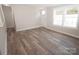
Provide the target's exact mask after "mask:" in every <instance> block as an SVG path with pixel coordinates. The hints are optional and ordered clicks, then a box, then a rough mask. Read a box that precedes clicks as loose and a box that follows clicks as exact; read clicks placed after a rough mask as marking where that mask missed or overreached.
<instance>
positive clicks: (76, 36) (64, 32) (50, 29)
mask: <svg viewBox="0 0 79 59" xmlns="http://www.w3.org/2000/svg"><path fill="white" fill-rule="evenodd" d="M45 28H47V29H50V30H53V31H56V32H60V33H63V34H66V35H69V36H72V37H75V38H79V36H76V35H74V34H70V33H67V32H62V31H57V30H54V29H53V28H50V27H45Z"/></svg>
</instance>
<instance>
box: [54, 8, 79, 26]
mask: <svg viewBox="0 0 79 59" xmlns="http://www.w3.org/2000/svg"><path fill="white" fill-rule="evenodd" d="M77 21H78V10H77V9H76V8H71V9H67V10H61V11H56V10H54V21H53V24H54V25H59V26H64V27H72V28H76V27H77Z"/></svg>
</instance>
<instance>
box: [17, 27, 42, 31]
mask: <svg viewBox="0 0 79 59" xmlns="http://www.w3.org/2000/svg"><path fill="white" fill-rule="evenodd" d="M39 27H41V26H35V27H29V28H21V29H16V31H23V30H29V29H34V28H39Z"/></svg>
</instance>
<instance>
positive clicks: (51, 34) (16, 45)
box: [0, 4, 79, 55]
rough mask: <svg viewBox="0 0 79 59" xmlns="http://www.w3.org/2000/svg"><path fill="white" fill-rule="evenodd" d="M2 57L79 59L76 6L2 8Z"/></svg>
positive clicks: (45, 5)
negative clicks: (74, 58)
mask: <svg viewBox="0 0 79 59" xmlns="http://www.w3.org/2000/svg"><path fill="white" fill-rule="evenodd" d="M0 54H1V55H78V54H79V5H78V4H1V5H0Z"/></svg>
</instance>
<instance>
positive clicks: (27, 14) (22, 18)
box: [12, 5, 41, 31]
mask: <svg viewBox="0 0 79 59" xmlns="http://www.w3.org/2000/svg"><path fill="white" fill-rule="evenodd" d="M12 10H13V12H14V17H15V24H16V30H17V31H20V30H26V29H30V28H35V27H39V26H40V25H41V24H40V8H38V7H33V6H28V5H12Z"/></svg>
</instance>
